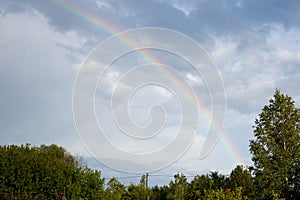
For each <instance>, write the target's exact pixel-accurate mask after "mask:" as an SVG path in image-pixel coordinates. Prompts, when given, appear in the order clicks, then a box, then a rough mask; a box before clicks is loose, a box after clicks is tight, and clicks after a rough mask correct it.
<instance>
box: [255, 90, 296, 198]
mask: <svg viewBox="0 0 300 200" xmlns="http://www.w3.org/2000/svg"><path fill="white" fill-rule="evenodd" d="M254 136H255V139H254V140H250V152H251V153H252V155H253V156H252V160H253V162H254V167H253V172H254V174H255V176H256V179H255V180H256V187H257V190H258V191H257V193H256V194H257V195H259V196H258V197H257V198H261V199H272V198H275V197H276V198H277V197H279V198H287V199H300V187H299V184H300V183H299V182H300V181H299V180H300V179H299V178H300V175H299V173H300V166H299V164H300V111H299V109H297V108H295V102H294V101H293V100H292V98H291V97H290V96H288V95H283V94H281V93H280V91H279V90H276V92H275V94H274V98H272V99H271V100H270V101H269V105H266V106H264V108H263V109H262V112H261V113H260V114H259V118H258V119H256V120H255V125H254Z"/></svg>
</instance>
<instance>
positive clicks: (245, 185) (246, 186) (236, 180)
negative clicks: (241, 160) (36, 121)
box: [229, 165, 254, 198]
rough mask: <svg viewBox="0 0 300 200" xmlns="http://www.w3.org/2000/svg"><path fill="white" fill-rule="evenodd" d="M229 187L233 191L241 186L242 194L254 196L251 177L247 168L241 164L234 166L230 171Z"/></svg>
mask: <svg viewBox="0 0 300 200" xmlns="http://www.w3.org/2000/svg"><path fill="white" fill-rule="evenodd" d="M229 188H231V189H232V190H233V191H235V190H236V188H241V192H242V194H243V196H248V197H250V198H251V197H254V188H253V177H252V175H251V173H250V172H249V170H248V169H247V168H244V167H243V166H241V165H238V166H236V168H234V169H233V170H232V171H231V173H230V177H229Z"/></svg>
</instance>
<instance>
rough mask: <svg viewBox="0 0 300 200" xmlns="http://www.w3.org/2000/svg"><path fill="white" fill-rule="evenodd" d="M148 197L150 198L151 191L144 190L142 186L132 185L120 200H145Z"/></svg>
mask: <svg viewBox="0 0 300 200" xmlns="http://www.w3.org/2000/svg"><path fill="white" fill-rule="evenodd" d="M148 196H149V197H150V196H151V190H149V189H148V188H146V187H145V186H144V185H141V184H139V185H134V184H130V185H129V186H128V187H127V188H126V191H125V193H124V195H123V196H122V199H124V200H131V199H136V200H146V199H147V198H148Z"/></svg>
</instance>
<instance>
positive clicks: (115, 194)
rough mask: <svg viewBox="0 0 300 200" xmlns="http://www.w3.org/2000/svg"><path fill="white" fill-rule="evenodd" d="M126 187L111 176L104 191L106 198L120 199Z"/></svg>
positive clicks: (110, 199) (107, 199)
mask: <svg viewBox="0 0 300 200" xmlns="http://www.w3.org/2000/svg"><path fill="white" fill-rule="evenodd" d="M125 190H126V187H125V186H124V185H123V184H122V183H120V182H119V181H118V180H117V179H116V178H114V177H113V178H111V179H110V180H109V181H108V183H107V188H106V191H105V199H106V200H120V199H122V195H123V194H124V193H125Z"/></svg>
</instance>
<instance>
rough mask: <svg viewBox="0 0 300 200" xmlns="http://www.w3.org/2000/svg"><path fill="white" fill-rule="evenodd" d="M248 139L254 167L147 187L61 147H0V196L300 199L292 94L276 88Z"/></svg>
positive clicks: (298, 120)
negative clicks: (111, 173) (87, 162)
mask: <svg viewBox="0 0 300 200" xmlns="http://www.w3.org/2000/svg"><path fill="white" fill-rule="evenodd" d="M253 132H254V139H253V140H251V141H249V150H250V152H251V154H252V161H253V166H247V167H245V166H240V165H238V166H236V167H235V168H234V169H233V170H232V171H231V173H230V175H229V176H225V175H222V174H220V173H218V172H210V173H208V174H202V175H197V176H195V177H193V178H192V180H191V181H188V180H187V177H186V176H185V175H184V174H181V173H179V174H175V175H174V178H173V179H172V180H170V182H169V184H168V185H163V186H158V185H155V186H152V187H149V186H148V183H147V176H146V175H144V176H142V177H141V180H140V183H139V184H130V185H124V184H122V183H121V182H120V181H119V180H118V179H117V178H111V179H110V180H105V179H104V178H103V177H102V176H101V171H98V170H93V169H90V168H89V167H88V166H86V165H85V164H84V163H83V162H82V161H81V159H80V158H78V157H75V156H73V155H71V154H70V153H69V152H67V151H66V149H64V148H63V147H60V146H57V145H55V144H52V145H48V146H47V145H41V146H39V147H37V146H31V145H30V144H25V145H20V146H17V145H3V146H0V199H64V200H67V199H68V200H69V199H76V200H77V199H105V200H121V199H122V200H127V199H128V200H129V199H137V200H139V199H140V200H146V199H149V200H150V199H152V200H162V199H174V200H183V199H189V200H198V199H220V200H225V199H226V200H230V199H300V110H299V109H298V108H296V107H295V102H294V101H293V100H292V97H290V96H288V95H286V94H281V93H280V91H279V90H276V91H275V94H274V96H273V98H271V99H270V100H269V104H268V105H266V106H264V107H263V109H262V111H261V113H260V114H259V115H258V118H257V119H255V122H254V126H253Z"/></svg>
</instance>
